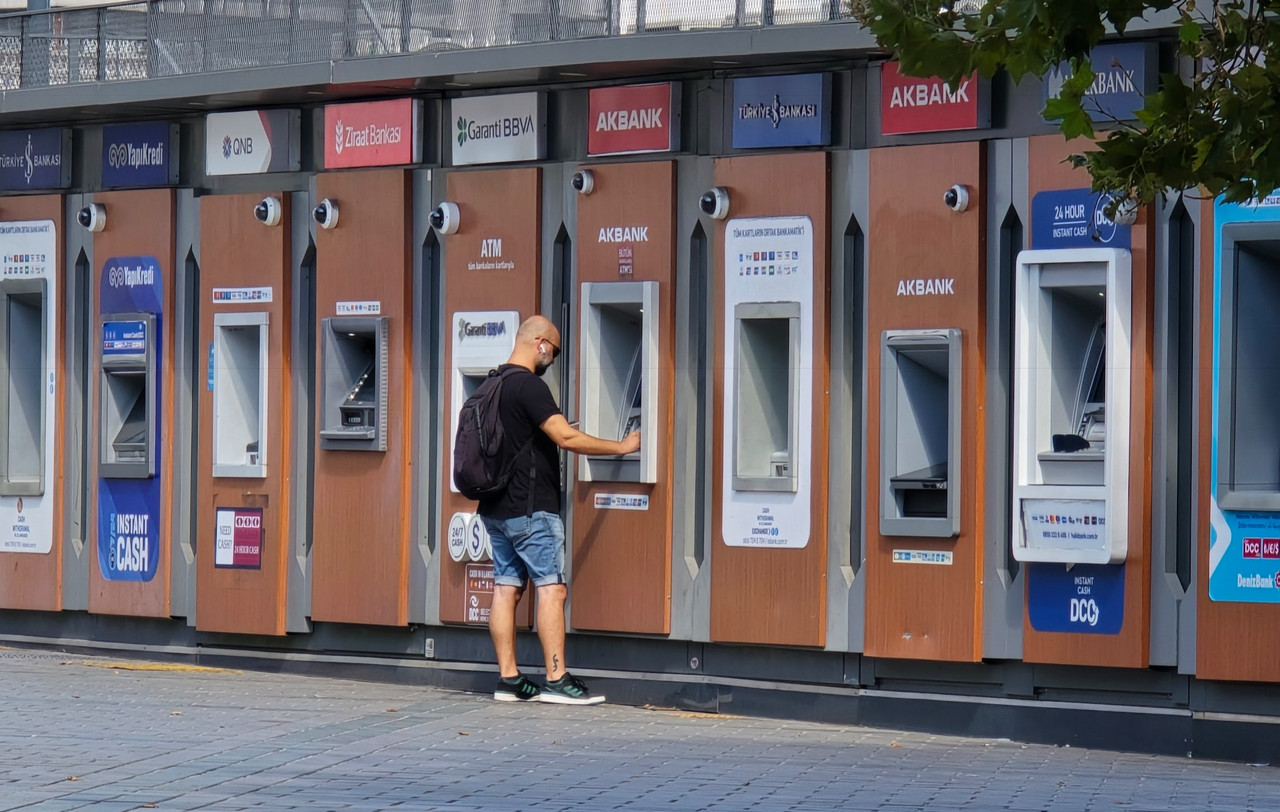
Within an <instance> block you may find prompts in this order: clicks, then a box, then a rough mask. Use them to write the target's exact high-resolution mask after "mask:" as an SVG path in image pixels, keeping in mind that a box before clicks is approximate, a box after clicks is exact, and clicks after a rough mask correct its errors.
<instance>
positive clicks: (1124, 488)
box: [1012, 248, 1133, 564]
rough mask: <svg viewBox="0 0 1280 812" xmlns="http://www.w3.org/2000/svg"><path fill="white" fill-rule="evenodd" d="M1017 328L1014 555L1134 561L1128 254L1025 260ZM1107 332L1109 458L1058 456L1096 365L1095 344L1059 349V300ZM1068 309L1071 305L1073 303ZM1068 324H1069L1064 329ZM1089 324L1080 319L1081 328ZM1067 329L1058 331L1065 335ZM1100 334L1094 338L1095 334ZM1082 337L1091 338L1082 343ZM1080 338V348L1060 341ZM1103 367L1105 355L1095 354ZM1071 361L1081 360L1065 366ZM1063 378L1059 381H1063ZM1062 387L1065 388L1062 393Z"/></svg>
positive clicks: (1081, 252)
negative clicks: (1094, 317) (1087, 310)
mask: <svg viewBox="0 0 1280 812" xmlns="http://www.w3.org/2000/svg"><path fill="white" fill-rule="evenodd" d="M1015 285H1016V292H1015V298H1016V314H1015V328H1014V389H1013V416H1014V420H1013V505H1012V507H1013V555H1014V558H1016V559H1017V560H1019V561H1038V562H1053V563H1062V564H1116V563H1120V562H1123V561H1124V560H1125V557H1126V555H1127V553H1128V536H1129V453H1130V452H1129V434H1130V419H1131V418H1130V400H1131V391H1130V390H1131V368H1130V359H1131V358H1132V355H1131V349H1132V318H1133V303H1132V270H1131V259H1130V254H1129V252H1128V251H1125V250H1121V249H1115V248H1072V249H1055V250H1035V251H1023V252H1022V253H1021V254H1019V255H1018V262H1017V275H1016V279H1015ZM1094 296H1096V297H1097V298H1098V299H1100V300H1102V302H1101V307H1096V310H1097V311H1098V312H1099V313H1100V314H1101V315H1100V318H1101V320H1102V323H1104V324H1105V333H1106V338H1105V350H1104V352H1105V355H1102V362H1103V363H1104V364H1105V371H1104V373H1103V375H1104V377H1103V382H1104V386H1105V400H1104V404H1105V406H1104V412H1103V414H1104V423H1105V428H1104V430H1103V437H1104V439H1103V443H1102V445H1103V449H1104V450H1103V452H1102V453H1101V454H1099V453H1097V452H1095V451H1090V450H1085V451H1082V452H1075V454H1079V455H1080V456H1078V457H1076V456H1074V454H1073V453H1071V452H1057V453H1054V452H1053V451H1052V448H1051V443H1052V436H1053V435H1054V434H1066V433H1071V432H1070V429H1072V428H1075V426H1074V425H1073V424H1074V423H1076V422H1078V420H1077V417H1078V415H1075V414H1070V415H1069V414H1066V409H1067V408H1068V406H1067V405H1066V404H1067V398H1071V397H1072V395H1071V394H1070V393H1067V392H1064V391H1062V387H1063V385H1064V382H1066V381H1067V380H1068V379H1070V380H1071V381H1074V382H1075V383H1074V386H1075V392H1074V399H1073V400H1072V401H1071V402H1072V403H1073V404H1078V403H1079V402H1080V401H1081V397H1082V396H1083V397H1084V398H1085V399H1087V395H1083V389H1082V387H1086V386H1088V385H1089V382H1088V381H1086V380H1085V379H1086V377H1088V372H1089V369H1090V366H1091V362H1090V355H1091V354H1090V353H1089V351H1088V345H1089V340H1088V337H1087V336H1083V334H1082V333H1081V332H1080V331H1079V329H1075V331H1074V335H1072V336H1070V337H1064V338H1063V339H1060V340H1059V343H1058V345H1055V343H1054V334H1053V332H1054V314H1055V302H1059V303H1060V304H1061V303H1062V302H1065V301H1070V299H1061V298H1057V297H1073V298H1074V300H1076V301H1079V302H1080V303H1082V305H1083V304H1088V303H1092V302H1093V298H1092V297H1094ZM1068 306H1069V305H1068ZM1064 324H1065V321H1064ZM1080 324H1083V321H1081V320H1080V318H1077V319H1076V321H1075V322H1074V325H1075V326H1076V327H1077V328H1078V326H1079V325H1080ZM1065 329H1066V328H1065V327H1063V326H1060V327H1059V332H1063V331H1064V330H1065ZM1095 334H1096V331H1095ZM1082 337H1084V338H1085V340H1084V341H1081V340H1080V339H1081V338H1082ZM1068 339H1074V341H1072V346H1063V345H1062V341H1063V340H1068ZM1093 356H1094V359H1095V360H1094V362H1093V363H1095V364H1096V363H1097V353H1096V352H1095V353H1094V354H1093ZM1063 358H1079V359H1080V363H1079V364H1078V366H1076V367H1064V366H1063V363H1064V362H1063V360H1062V359H1063ZM1055 378H1056V379H1057V380H1056V381H1055ZM1055 382H1056V383H1057V390H1055Z"/></svg>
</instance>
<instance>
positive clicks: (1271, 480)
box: [1216, 224, 1280, 511]
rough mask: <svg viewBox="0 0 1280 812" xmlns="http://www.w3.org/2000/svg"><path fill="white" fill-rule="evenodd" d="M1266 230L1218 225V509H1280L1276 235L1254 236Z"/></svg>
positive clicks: (1279, 265) (1279, 263) (1279, 254)
mask: <svg viewBox="0 0 1280 812" xmlns="http://www.w3.org/2000/svg"><path fill="white" fill-rule="evenodd" d="M1268 228H1270V229H1274V225H1271V224H1262V225H1255V224H1243V225H1236V224H1232V225H1227V226H1224V227H1223V243H1224V245H1223V250H1224V256H1223V259H1222V265H1223V270H1222V274H1221V282H1220V284H1221V286H1222V292H1221V296H1220V301H1221V302H1222V305H1221V312H1220V313H1219V314H1218V319H1219V324H1220V325H1221V327H1220V335H1221V342H1222V347H1221V351H1220V352H1221V362H1220V364H1219V369H1220V372H1219V375H1220V383H1219V389H1218V398H1219V409H1218V421H1219V423H1218V438H1219V441H1218V455H1219V456H1218V479H1219V482H1218V483H1216V484H1217V494H1218V497H1217V498H1218V505H1219V507H1221V508H1222V509H1223V510H1265V511H1275V510H1280V420H1277V419H1276V404H1277V403H1280V400H1278V398H1280V362H1278V361H1277V360H1276V348H1277V347H1278V346H1280V318H1277V313H1280V240H1274V239H1258V237H1260V236H1262V234H1265V233H1266V229H1268ZM1259 232H1260V233H1259ZM1250 237H1252V238H1253V239H1249V238H1250Z"/></svg>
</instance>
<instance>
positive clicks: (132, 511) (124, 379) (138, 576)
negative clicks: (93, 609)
mask: <svg viewBox="0 0 1280 812" xmlns="http://www.w3.org/2000/svg"><path fill="white" fill-rule="evenodd" d="M161 284H162V282H161V276H160V263H159V261H158V260H157V259H156V258H155V257H116V258H112V259H109V260H107V262H106V264H105V266H104V267H103V271H102V281H101V288H100V290H99V297H100V298H99V302H100V303H101V304H100V308H101V310H100V312H101V314H102V315H101V317H100V318H99V321H98V335H99V338H100V343H99V346H98V350H99V353H100V356H99V370H100V372H99V375H100V378H99V381H98V386H99V390H98V432H97V434H98V567H99V570H100V571H101V573H102V576H103V577H104V578H105V579H107V580H108V581H150V580H152V579H153V578H155V575H156V570H157V566H158V564H159V560H160V496H161V495H160V490H161V487H160V486H161V476H160V475H161V472H162V466H161V463H162V460H161V458H160V421H159V420H158V419H157V417H158V415H159V409H160V403H161V401H160V376H159V374H158V369H157V359H158V357H159V355H160V350H161V347H162V346H163V345H162V343H161V317H162V315H163V314H162V309H163V305H162V302H163V298H162V295H161V294H162V289H161Z"/></svg>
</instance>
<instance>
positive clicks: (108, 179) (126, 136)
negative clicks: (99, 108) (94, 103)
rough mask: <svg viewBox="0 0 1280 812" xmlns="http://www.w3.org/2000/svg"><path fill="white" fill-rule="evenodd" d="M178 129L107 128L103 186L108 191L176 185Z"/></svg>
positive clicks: (160, 126)
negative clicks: (175, 153) (175, 150)
mask: <svg viewBox="0 0 1280 812" xmlns="http://www.w3.org/2000/svg"><path fill="white" fill-rule="evenodd" d="M176 129H177V128H176V127H175V126H174V125H172V124H168V123H163V122H158V123H152V124H110V125H107V126H106V127H103V128H102V185H103V186H104V187H106V188H108V189H129V188H140V187H146V186H169V185H172V184H174V183H176V182H177V180H178V177H177V173H178V162H177V161H176V160H174V145H175V144H176V143H177V140H178V139H177V138H176Z"/></svg>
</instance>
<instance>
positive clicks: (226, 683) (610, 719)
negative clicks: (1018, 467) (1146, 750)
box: [0, 649, 1280, 812]
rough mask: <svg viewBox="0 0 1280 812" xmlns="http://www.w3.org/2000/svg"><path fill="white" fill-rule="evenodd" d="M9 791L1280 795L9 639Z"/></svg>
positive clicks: (707, 804)
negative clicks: (32, 646)
mask: <svg viewBox="0 0 1280 812" xmlns="http://www.w3.org/2000/svg"><path fill="white" fill-rule="evenodd" d="M0 696H2V697H3V698H2V700H0V702H2V704H0V810H11V809H33V810H50V812H52V811H53V810H70V809H91V810H94V812H115V810H134V809H160V810H189V809H207V810H218V812H234V811H235V810H249V809H253V810H277V809H280V810H286V809H306V810H384V809H405V810H410V809H412V810H419V809H421V810H427V809H443V810H478V809H485V810H559V809H567V810H613V809H625V810H704V809H715V810H775V809H776V810H830V809H851V810H881V809H883V810H909V809H910V810H917V809H938V810H1055V811H1056V810H1095V809H1097V810H1124V809H1129V810H1164V809H1185V810H1276V809H1280V771H1277V770H1276V769H1273V768H1271V767H1269V766H1263V765H1246V764H1227V763H1219V762H1209V761H1195V760H1189V759H1185V758H1171V757H1163V756H1142V755H1127V754H1123V753H1114V752H1106V751H1097V750H1084V749H1075V748H1066V747H1049V746H1042V745H1024V744H1019V743H1015V742H1010V741H1007V740H989V739H967V738H957V737H948V736H934V735H928V734H922V733H901V732H895V731H890V730H873V729H869V728H858V727H848V726H842V725H823V724H813V723H807V722H786V721H778V720H771V719H748V718H741V717H733V716H723V715H722V716H708V715H700V714H691V713H685V712H675V711H671V710H664V709H660V708H636V707H629V706H624V705H608V704H606V705H601V706H595V707H565V706H558V705H541V704H538V705H529V704H514V703H499V702H494V701H493V700H492V699H491V698H490V697H488V696H483V695H476V694H465V693H457V692H451V691H444V690H439V689H434V688H415V687H412V686H404V685H393V684H382V683H371V682H356V681H351V680H343V679H332V678H322V677H314V676H298V675H287V674H270V673H258V672H247V671H246V672H240V671H234V670H218V669H202V668H193V667H190V666H180V665H165V664H153V663H147V662H141V661H134V660H128V661H125V660H113V659H109V658H104V657H93V656H83V655H75V654H61V653H54V652H47V651H33V650H22V649H0Z"/></svg>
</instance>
